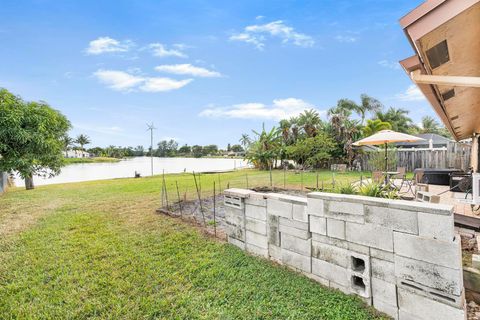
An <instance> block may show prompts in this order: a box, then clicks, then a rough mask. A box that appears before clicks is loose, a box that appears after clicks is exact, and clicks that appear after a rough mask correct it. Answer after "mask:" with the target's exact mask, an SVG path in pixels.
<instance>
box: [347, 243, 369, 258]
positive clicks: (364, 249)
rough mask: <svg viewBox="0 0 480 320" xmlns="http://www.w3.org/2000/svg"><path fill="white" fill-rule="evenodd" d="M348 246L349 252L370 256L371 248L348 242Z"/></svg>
mask: <svg viewBox="0 0 480 320" xmlns="http://www.w3.org/2000/svg"><path fill="white" fill-rule="evenodd" d="M347 244H348V250H350V251H355V252H357V253H361V254H365V255H368V256H369V255H370V248H369V247H367V246H364V245H361V244H358V243H354V242H347Z"/></svg>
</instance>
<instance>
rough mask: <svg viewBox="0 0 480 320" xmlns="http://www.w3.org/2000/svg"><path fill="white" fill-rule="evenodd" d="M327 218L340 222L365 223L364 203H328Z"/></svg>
mask: <svg viewBox="0 0 480 320" xmlns="http://www.w3.org/2000/svg"><path fill="white" fill-rule="evenodd" d="M325 216H326V217H328V218H334V219H338V220H344V221H350V222H356V223H364V222H365V215H364V211H363V203H360V202H348V201H327V202H326V211H325Z"/></svg>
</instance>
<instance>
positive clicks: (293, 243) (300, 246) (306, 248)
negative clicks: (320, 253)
mask: <svg viewBox="0 0 480 320" xmlns="http://www.w3.org/2000/svg"><path fill="white" fill-rule="evenodd" d="M282 249H287V250H290V251H293V252H296V253H300V254H302V255H304V256H311V254H312V239H308V240H304V239H300V238H297V237H294V236H291V235H289V234H286V233H285V234H283V235H282Z"/></svg>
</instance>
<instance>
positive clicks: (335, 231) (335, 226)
mask: <svg viewBox="0 0 480 320" xmlns="http://www.w3.org/2000/svg"><path fill="white" fill-rule="evenodd" d="M327 235H328V236H329V237H332V238H337V239H342V240H344V239H345V221H342V220H336V219H331V218H327Z"/></svg>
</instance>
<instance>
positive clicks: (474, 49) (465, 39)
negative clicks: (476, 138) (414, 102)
mask: <svg viewBox="0 0 480 320" xmlns="http://www.w3.org/2000/svg"><path fill="white" fill-rule="evenodd" d="M400 24H401V26H402V27H403V29H404V31H405V34H406V36H407V38H408V40H409V41H410V44H411V45H412V47H413V49H414V51H415V55H414V56H412V57H410V58H407V59H405V60H402V61H400V64H401V65H402V67H403V68H404V69H405V71H406V72H407V74H408V75H409V76H410V78H411V79H412V81H413V82H415V83H416V84H417V86H418V88H419V89H420V90H421V91H422V93H423V94H424V95H425V97H426V98H427V100H428V101H429V103H430V104H431V105H432V107H433V109H434V110H435V112H436V113H437V114H438V116H439V117H440V119H441V120H442V122H443V123H444V124H445V126H446V127H447V128H448V130H449V131H450V132H451V134H452V135H453V136H454V137H455V139H456V140H462V139H466V138H469V137H471V136H472V135H473V133H475V132H480V119H478V118H477V117H476V115H479V114H480V40H479V39H480V0H429V1H426V2H424V3H423V4H421V5H420V6H419V7H417V8H416V9H414V10H413V11H411V12H410V13H409V14H407V15H406V16H404V17H403V18H401V19H400Z"/></svg>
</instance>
